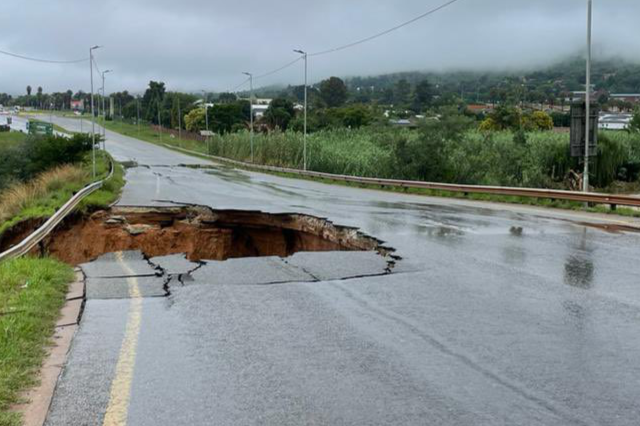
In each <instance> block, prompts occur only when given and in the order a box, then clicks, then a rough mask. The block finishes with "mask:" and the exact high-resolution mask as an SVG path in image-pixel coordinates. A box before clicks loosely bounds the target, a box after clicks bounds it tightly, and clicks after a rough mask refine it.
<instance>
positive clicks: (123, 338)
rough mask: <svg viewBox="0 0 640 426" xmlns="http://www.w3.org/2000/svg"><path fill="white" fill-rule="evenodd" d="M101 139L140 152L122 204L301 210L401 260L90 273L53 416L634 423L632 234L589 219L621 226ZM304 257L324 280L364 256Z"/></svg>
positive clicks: (95, 268) (331, 266)
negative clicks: (309, 275)
mask: <svg viewBox="0 0 640 426" xmlns="http://www.w3.org/2000/svg"><path fill="white" fill-rule="evenodd" d="M56 120H57V122H58V123H59V124H61V125H63V126H67V127H70V128H72V130H73V129H74V128H73V126H77V122H75V121H72V120H69V119H66V120H65V119H56ZM77 127H79V126H77ZM107 134H108V136H109V138H108V141H107V148H108V149H109V151H110V152H111V153H112V154H113V155H114V156H115V157H116V158H117V159H118V160H127V161H135V162H137V163H138V164H139V167H135V168H131V169H129V170H128V172H127V181H128V183H127V185H126V187H125V190H124V194H123V197H122V200H121V201H120V205H127V206H129V205H145V206H146V205H175V203H195V204H206V205H209V206H211V207H213V208H216V209H242V210H260V211H265V212H272V213H276V212H278V213H281V212H298V213H307V214H311V215H315V216H321V217H326V218H328V219H330V220H331V221H333V222H335V223H337V224H340V225H348V226H354V227H358V228H360V229H361V230H362V231H363V232H365V233H367V234H369V235H371V236H374V237H377V238H379V239H381V240H384V241H385V244H386V245H388V246H390V247H393V248H395V249H396V250H397V252H396V254H397V255H399V256H401V257H402V260H401V261H399V262H398V264H397V265H396V267H395V269H394V270H393V273H391V274H383V275H379V274H374V275H373V276H369V277H365V278H355V279H341V280H333V281H319V282H309V281H305V280H304V279H303V278H304V277H303V276H301V277H299V276H298V275H295V274H294V273H291V277H290V278H288V279H287V280H285V281H284V282H283V283H281V284H275V285H260V284H259V283H260V282H261V278H263V277H264V276H265V275H268V274H271V273H273V270H272V269H270V268H273V266H272V265H271V263H272V262H267V261H262V262H259V263H256V261H255V259H254V260H252V259H240V260H234V262H236V267H237V269H236V268H234V267H232V266H233V265H232V266H231V267H230V266H228V265H227V266H226V267H220V265H217V264H211V265H210V264H207V265H206V267H199V265H196V264H191V263H189V262H187V261H186V260H184V259H180V258H179V257H175V256H174V257H170V258H164V259H155V260H154V259H151V260H150V261H146V260H145V259H143V258H142V257H141V256H140V254H139V253H121V254H116V255H109V256H107V257H105V258H102V259H101V260H100V262H102V263H100V262H94V263H93V264H91V265H87V266H85V271H86V272H87V273H88V275H89V276H90V278H89V282H88V286H89V293H88V295H89V298H88V300H87V304H86V308H85V311H84V316H83V320H82V323H81V326H80V329H79V331H78V334H77V335H76V337H75V339H74V343H73V346H72V350H71V353H70V357H69V360H68V364H67V366H66V368H65V371H64V373H63V376H62V377H61V379H60V381H59V383H58V388H57V391H56V395H55V397H54V401H53V404H52V407H51V411H50V414H49V418H48V424H49V425H80V424H81V425H94V424H95V425H98V424H125V423H127V424H129V425H253V424H264V425H300V424H318V425H356V424H357V425H391V424H393V425H396V424H412V425H413V424H415V425H633V426H636V425H638V423H639V419H640V404H639V403H638V401H640V356H639V354H640V333H639V330H640V279H639V277H640V262H639V261H638V260H639V259H640V234H634V233H617V234H613V233H607V232H604V231H602V230H600V229H598V228H596V227H593V226H586V225H582V224H581V223H584V222H589V223H607V222H613V223H615V222H616V221H618V220H622V219H617V218H615V217H604V216H596V215H588V214H585V213H571V212H560V211H551V210H542V209H534V208H528V207H517V206H516V207H509V206H504V205H497V204H495V205H494V204H487V203H472V202H465V201H459V200H448V199H436V198H428V197H419V196H410V195H403V194H394V193H386V192H379V191H372V190H360V189H354V188H347V187H342V186H330V185H325V184H320V183H315V182H310V181H301V180H292V179H283V178H278V177H274V176H270V175H263V174H257V173H249V172H244V171H237V170H233V169H230V168H226V167H215V168H213V169H211V170H205V169H195V168H190V167H185V166H183V165H184V164H203V163H206V162H205V161H202V160H199V159H194V158H191V157H187V156H184V155H182V154H177V153H175V152H172V151H169V150H166V149H163V148H160V147H157V146H154V145H150V144H146V143H144V142H139V141H135V140H133V139H130V138H126V137H123V136H120V135H116V134H112V133H110V132H107ZM310 155H313V153H310ZM306 261H308V262H311V263H312V264H315V265H316V266H317V268H319V269H320V270H321V271H320V272H322V271H325V272H326V273H327V274H328V275H327V276H328V277H333V275H331V273H332V272H335V271H334V270H335V269H339V267H345V268H347V267H348V266H349V262H352V263H353V264H359V263H360V262H361V261H360V260H355V261H354V260H353V259H350V258H348V257H345V258H343V259H341V258H339V257H338V258H337V259H335V258H334V259H332V260H330V261H324V262H323V261H322V259H320V258H314V257H311V258H309V259H306ZM274 262H275V261H274ZM347 269H348V268H347ZM372 270H375V266H372ZM234 271H238V272H234ZM239 271H242V274H243V277H245V278H243V280H242V281H237V280H235V278H236V275H237V273H239ZM172 273H182V274H189V273H190V277H191V278H190V279H189V280H186V281H177V280H175V279H172V278H171V275H172ZM154 274H155V275H154ZM114 276H117V277H118V278H112V277H114ZM110 277H111V278H110ZM247 277H248V278H247ZM343 278H346V276H345V277H343ZM109 280H112V281H111V282H110V283H109V282H107V281H109ZM113 280H116V281H113ZM296 280H300V282H298V281H296ZM105 283H106V284H105ZM165 284H166V285H167V286H168V288H169V290H170V293H171V294H170V295H169V296H168V297H164V296H163V295H162V292H160V290H159V288H161V287H160V286H161V285H162V286H164V285H165ZM105 286H107V287H105ZM114 297H115V298H114Z"/></svg>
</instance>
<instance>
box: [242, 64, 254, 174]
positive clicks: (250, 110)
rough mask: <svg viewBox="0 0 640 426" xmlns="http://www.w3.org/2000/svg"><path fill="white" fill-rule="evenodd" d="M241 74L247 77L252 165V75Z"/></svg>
mask: <svg viewBox="0 0 640 426" xmlns="http://www.w3.org/2000/svg"><path fill="white" fill-rule="evenodd" d="M242 74H244V75H248V76H249V125H250V126H251V129H250V130H249V132H250V133H249V134H250V136H249V138H250V141H251V162H252V163H253V74H251V73H250V72H243V73H242Z"/></svg>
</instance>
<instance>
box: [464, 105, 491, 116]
mask: <svg viewBox="0 0 640 426" xmlns="http://www.w3.org/2000/svg"><path fill="white" fill-rule="evenodd" d="M467 110H469V111H470V112H473V113H475V114H481V113H488V112H491V111H493V107H492V106H491V105H485V104H469V105H467Z"/></svg>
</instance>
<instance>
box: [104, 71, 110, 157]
mask: <svg viewBox="0 0 640 426" xmlns="http://www.w3.org/2000/svg"><path fill="white" fill-rule="evenodd" d="M110 72H113V70H105V71H102V149H103V150H104V151H106V150H107V131H106V130H105V125H106V124H107V110H106V108H105V105H104V104H105V99H104V98H105V97H106V95H107V94H106V92H105V88H104V75H105V74H107V73H110Z"/></svg>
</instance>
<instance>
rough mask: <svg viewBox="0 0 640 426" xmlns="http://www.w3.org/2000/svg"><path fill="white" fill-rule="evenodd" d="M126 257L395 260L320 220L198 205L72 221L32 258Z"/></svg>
mask: <svg viewBox="0 0 640 426" xmlns="http://www.w3.org/2000/svg"><path fill="white" fill-rule="evenodd" d="M39 225H41V221H26V222H22V223H20V224H18V225H16V226H14V227H13V228H12V229H9V230H7V231H6V232H5V233H4V234H3V235H2V236H1V237H0V250H1V251H4V250H6V249H8V248H10V247H11V246H12V245H14V244H17V243H18V242H20V241H21V240H22V239H24V238H25V237H26V236H28V235H29V234H30V233H31V232H33V231H34V230H35V229H36V228H37V227H38V226H39ZM131 250H139V251H141V252H142V253H143V254H144V255H145V256H146V257H149V258H150V257H157V256H166V255H171V254H186V257H187V259H189V260H191V261H194V262H197V261H201V260H205V259H206V260H227V259H232V258H241V257H263V256H279V257H283V258H284V257H289V256H291V255H293V254H294V253H296V252H326V251H375V252H377V253H378V254H380V255H381V256H384V257H387V258H388V259H389V261H390V263H393V260H394V259H395V257H394V256H393V251H394V250H393V249H392V248H389V247H385V246H384V245H383V244H382V243H381V241H379V240H378V239H376V238H373V237H371V236H368V235H365V234H363V233H361V232H360V231H358V230H357V229H355V228H350V227H344V226H338V225H335V224H333V223H332V222H330V221H328V220H326V219H322V218H318V217H314V216H309V215H303V214H268V213H263V212H255V211H238V210H214V209H211V208H208V207H203V206H185V207H168V208H148V207H116V208H113V209H110V210H102V211H97V212H94V213H92V214H89V215H83V214H75V215H71V216H69V217H67V218H66V219H65V220H64V221H63V222H62V223H61V224H60V225H58V227H57V228H56V229H55V230H54V231H53V232H52V233H51V234H50V235H49V236H48V237H47V238H45V239H44V240H43V241H42V242H41V243H40V245H39V246H38V247H36V248H34V249H33V252H32V254H33V255H48V256H51V257H54V258H57V259H59V260H61V261H63V262H66V263H68V264H71V265H79V264H83V263H87V262H91V261H93V260H95V259H97V258H98V257H100V256H101V255H104V254H106V253H112V252H120V251H131Z"/></svg>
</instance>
